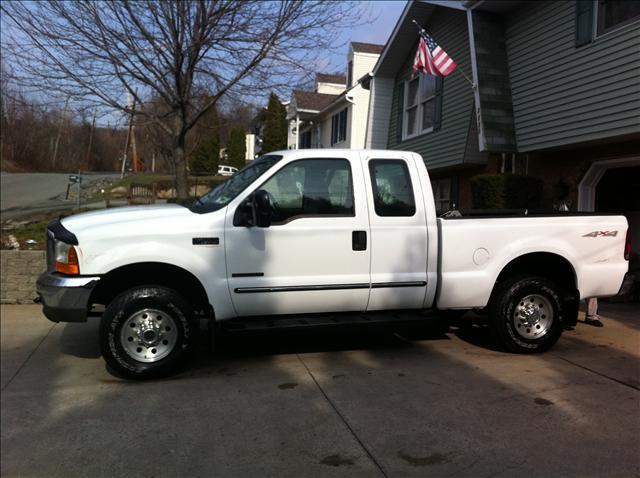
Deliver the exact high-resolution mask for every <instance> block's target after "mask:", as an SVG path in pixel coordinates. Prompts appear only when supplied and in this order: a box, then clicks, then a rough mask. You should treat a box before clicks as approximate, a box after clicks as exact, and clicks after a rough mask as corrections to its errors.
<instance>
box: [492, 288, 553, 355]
mask: <svg viewBox="0 0 640 478" xmlns="http://www.w3.org/2000/svg"><path fill="white" fill-rule="evenodd" d="M561 295H562V294H561V291H560V289H559V288H558V286H556V285H555V284H554V283H553V282H550V281H548V280H547V279H544V278H541V277H534V276H519V277H513V278H510V279H507V280H505V281H504V282H503V283H501V284H499V285H498V286H497V288H496V290H495V291H494V293H493V295H492V298H491V303H490V310H489V319H490V322H491V325H492V328H493V330H494V333H495V335H496V336H497V338H498V340H499V342H500V343H501V344H502V345H503V346H504V347H505V348H506V349H507V350H509V351H511V352H516V353H534V352H543V351H545V350H547V349H549V348H550V347H551V346H553V345H554V344H555V343H556V342H557V341H558V339H559V338H560V335H562V330H563V327H564V326H563V314H564V312H565V311H564V307H563V303H562V301H561V300H560V297H561Z"/></svg>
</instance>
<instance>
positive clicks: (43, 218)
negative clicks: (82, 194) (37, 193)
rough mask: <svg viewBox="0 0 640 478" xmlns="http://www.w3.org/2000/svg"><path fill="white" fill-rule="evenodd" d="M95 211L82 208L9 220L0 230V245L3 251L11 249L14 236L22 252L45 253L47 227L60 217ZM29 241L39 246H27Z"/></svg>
mask: <svg viewBox="0 0 640 478" xmlns="http://www.w3.org/2000/svg"><path fill="white" fill-rule="evenodd" d="M94 210H95V209H88V208H80V210H71V209H69V210H64V211H52V212H46V213H38V214H35V215H33V216H30V217H24V218H20V219H15V220H9V221H5V222H3V223H2V230H0V244H1V246H2V249H9V236H10V235H12V236H13V237H15V238H16V240H17V241H18V242H19V243H20V250H21V251H24V250H34V251H43V250H45V248H46V244H47V226H48V225H49V223H51V221H53V220H54V219H58V218H59V217H60V216H70V215H72V214H79V213H81V212H85V211H94ZM29 239H33V240H34V241H37V244H34V245H32V246H27V244H26V242H27V241H28V240H29Z"/></svg>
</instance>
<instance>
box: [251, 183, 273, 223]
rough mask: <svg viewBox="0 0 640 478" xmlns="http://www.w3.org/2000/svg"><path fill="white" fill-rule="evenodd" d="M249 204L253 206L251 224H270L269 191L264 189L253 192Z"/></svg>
mask: <svg viewBox="0 0 640 478" xmlns="http://www.w3.org/2000/svg"><path fill="white" fill-rule="evenodd" d="M251 204H252V206H253V208H252V209H253V224H255V225H256V226H258V227H269V226H270V225H271V202H270V200H269V193H268V192H267V191H265V190H264V189H260V190H258V191H256V192H254V193H253V196H252V199H251Z"/></svg>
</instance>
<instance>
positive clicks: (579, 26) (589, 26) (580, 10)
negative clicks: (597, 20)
mask: <svg viewBox="0 0 640 478" xmlns="http://www.w3.org/2000/svg"><path fill="white" fill-rule="evenodd" d="M593 6H594V1H593V0H576V46H577V47H578V46H582V45H586V44H587V43H591V40H592V39H593Z"/></svg>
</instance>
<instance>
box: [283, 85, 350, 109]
mask: <svg viewBox="0 0 640 478" xmlns="http://www.w3.org/2000/svg"><path fill="white" fill-rule="evenodd" d="M338 96H340V95H327V94H324V93H314V92H313V91H301V90H294V91H293V97H294V98H295V100H296V107H297V108H298V109H299V110H312V111H320V110H322V109H323V108H325V107H326V106H329V104H331V102H333V100H335V99H336V98H337V97H338Z"/></svg>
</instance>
